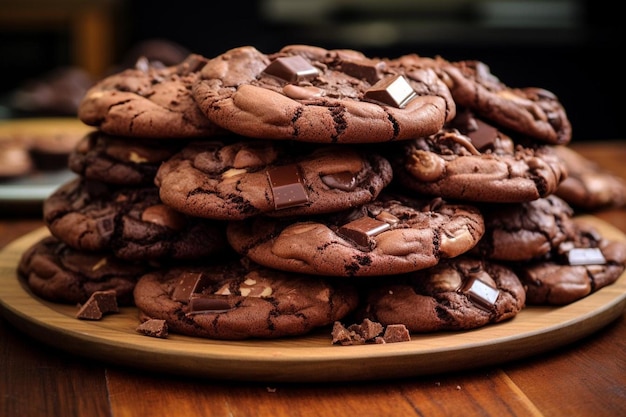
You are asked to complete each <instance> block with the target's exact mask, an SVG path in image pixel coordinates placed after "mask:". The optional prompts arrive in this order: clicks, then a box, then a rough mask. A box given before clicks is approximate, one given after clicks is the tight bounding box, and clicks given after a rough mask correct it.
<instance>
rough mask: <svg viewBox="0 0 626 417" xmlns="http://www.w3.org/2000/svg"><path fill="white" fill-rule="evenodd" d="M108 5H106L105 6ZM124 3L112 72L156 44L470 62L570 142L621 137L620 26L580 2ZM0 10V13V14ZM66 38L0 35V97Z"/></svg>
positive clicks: (66, 54)
mask: <svg viewBox="0 0 626 417" xmlns="http://www.w3.org/2000/svg"><path fill="white" fill-rule="evenodd" d="M111 2H114V0H111ZM216 4H217V3H213V2H194V1H188V0H178V1H175V2H172V1H163V0H150V1H148V0H132V1H121V2H119V4H116V5H115V6H116V7H115V16H114V23H115V42H114V45H113V46H114V50H113V51H109V52H110V53H111V55H112V57H113V61H114V62H113V63H112V65H113V64H115V63H119V62H121V61H122V60H124V59H125V57H127V56H128V53H129V51H130V50H131V49H132V48H133V46H134V45H136V44H137V43H138V42H141V41H144V40H149V39H166V40H169V41H172V42H175V43H177V44H180V45H181V46H183V47H184V48H187V49H188V50H189V51H191V52H194V53H199V54H202V55H205V56H207V57H212V56H215V55H217V54H220V53H222V52H224V51H226V50H228V49H230V48H233V47H237V46H241V45H253V46H255V47H257V49H259V50H261V51H262V52H266V53H271V52H274V51H276V50H277V49H279V48H281V47H282V46H284V45H287V44H293V43H306V44H314V45H318V46H321V47H325V48H329V49H330V48H350V49H358V50H360V51H362V52H364V53H366V54H367V55H370V56H379V57H383V56H384V57H394V56H398V55H402V54H406V53H417V54H419V55H422V56H435V55H441V56H442V57H444V58H446V59H448V60H451V61H455V60H464V59H477V60H481V61H483V62H485V63H486V64H488V65H489V66H490V68H491V71H492V73H493V74H495V75H496V76H498V77H499V78H500V80H501V81H502V82H504V83H505V84H507V85H509V86H511V87H541V88H545V89H547V90H550V91H552V92H553V93H554V94H556V95H557V96H558V97H559V99H560V100H561V102H562V103H563V105H564V106H565V109H566V111H567V113H568V116H569V118H570V120H571V123H572V126H573V137H574V139H573V140H577V141H587V140H607V139H616V138H624V137H626V135H625V134H624V133H623V131H622V126H621V123H620V122H621V120H622V119H623V118H624V113H625V110H626V106H625V105H624V101H623V97H624V93H625V92H626V91H625V90H626V89H625V87H624V80H623V78H624V77H623V74H624V70H623V67H622V66H621V65H620V64H619V63H618V62H620V61H621V60H622V59H623V57H622V56H621V55H622V54H623V53H624V49H626V48H624V35H625V31H624V23H623V22H622V15H621V14H619V13H618V12H617V11H616V10H614V9H613V8H610V7H607V6H606V5H605V2H597V1H587V0H547V1H543V0H521V1H519V0H515V1H508V0H499V1H498V0H491V1H487V0H456V1H450V0H448V1H439V0H430V1H415V0H404V1H403V0H388V1H377V0H371V1H361V2H359V1H348V0H344V1H338V0H337V1H323V0H257V1H242V0H229V1H225V2H220V5H219V7H216ZM1 10H2V9H1V7H0V13H1ZM69 36H70V34H69V33H68V32H66V31H63V30H58V29H54V30H50V29H48V28H45V27H42V28H40V29H36V28H34V29H33V28H31V29H30V30H29V31H23V30H22V31H19V33H16V32H15V31H14V30H13V31H11V30H3V28H2V27H0V54H1V56H2V60H3V63H2V64H1V65H2V66H1V67H0V68H1V69H2V75H3V77H1V78H2V83H1V84H0V93H1V94H7V93H9V92H10V91H11V90H12V89H14V88H16V86H18V85H19V83H20V82H22V81H23V80H26V79H28V78H31V77H37V76H39V75H41V74H43V73H44V72H45V71H47V70H50V69H53V68H54V67H55V66H59V65H66V64H68V63H71V51H70V47H69V44H70V41H71V39H69Z"/></svg>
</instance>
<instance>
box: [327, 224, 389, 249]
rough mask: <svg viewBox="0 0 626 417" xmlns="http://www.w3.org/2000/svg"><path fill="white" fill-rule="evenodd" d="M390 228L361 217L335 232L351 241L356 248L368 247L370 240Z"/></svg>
mask: <svg viewBox="0 0 626 417" xmlns="http://www.w3.org/2000/svg"><path fill="white" fill-rule="evenodd" d="M390 227H391V226H390V225H389V223H386V222H381V221H380V220H376V219H373V218H371V217H368V216H363V217H361V218H358V219H356V220H353V221H351V222H350V223H348V224H345V225H343V226H341V227H340V228H339V230H337V234H338V235H340V236H342V237H344V238H346V239H349V240H351V241H353V242H354V243H356V244H357V245H358V246H361V247H369V242H370V238H371V237H373V236H376V235H377V234H379V233H382V232H384V231H385V230H387V229H389V228H390Z"/></svg>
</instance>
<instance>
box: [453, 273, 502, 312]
mask: <svg viewBox="0 0 626 417" xmlns="http://www.w3.org/2000/svg"><path fill="white" fill-rule="evenodd" d="M462 291H463V293H464V294H465V295H467V296H468V297H469V299H470V300H471V301H472V302H474V304H476V305H477V306H479V307H481V308H484V309H486V310H490V309H491V307H493V305H494V304H495V302H496V300H497V299H498V296H499V295H500V291H499V290H498V289H497V288H494V287H492V286H491V285H489V284H487V283H486V282H484V281H481V280H480V279H477V278H470V279H468V280H467V282H465V285H464V286H463V288H462Z"/></svg>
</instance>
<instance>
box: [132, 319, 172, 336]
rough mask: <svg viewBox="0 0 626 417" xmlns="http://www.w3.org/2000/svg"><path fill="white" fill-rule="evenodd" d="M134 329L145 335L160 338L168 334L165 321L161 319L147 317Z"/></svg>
mask: <svg viewBox="0 0 626 417" xmlns="http://www.w3.org/2000/svg"><path fill="white" fill-rule="evenodd" d="M136 330H137V332H138V333H141V334H143V335H145V336H150V337H158V338H160V339H165V338H167V336H168V334H169V332H168V327H167V322H166V321H165V320H161V319H148V320H146V321H144V322H143V323H141V324H140V325H139V326H137V328H136Z"/></svg>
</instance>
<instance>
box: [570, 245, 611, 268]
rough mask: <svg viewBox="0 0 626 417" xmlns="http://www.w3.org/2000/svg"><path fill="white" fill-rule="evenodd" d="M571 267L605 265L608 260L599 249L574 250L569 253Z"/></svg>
mask: <svg viewBox="0 0 626 417" xmlns="http://www.w3.org/2000/svg"><path fill="white" fill-rule="evenodd" d="M567 260H568V262H569V264H570V265H604V264H606V259H605V258H604V255H603V254H602V251H601V250H600V249H599V248H574V249H571V250H570V251H569V252H568V253H567Z"/></svg>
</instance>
